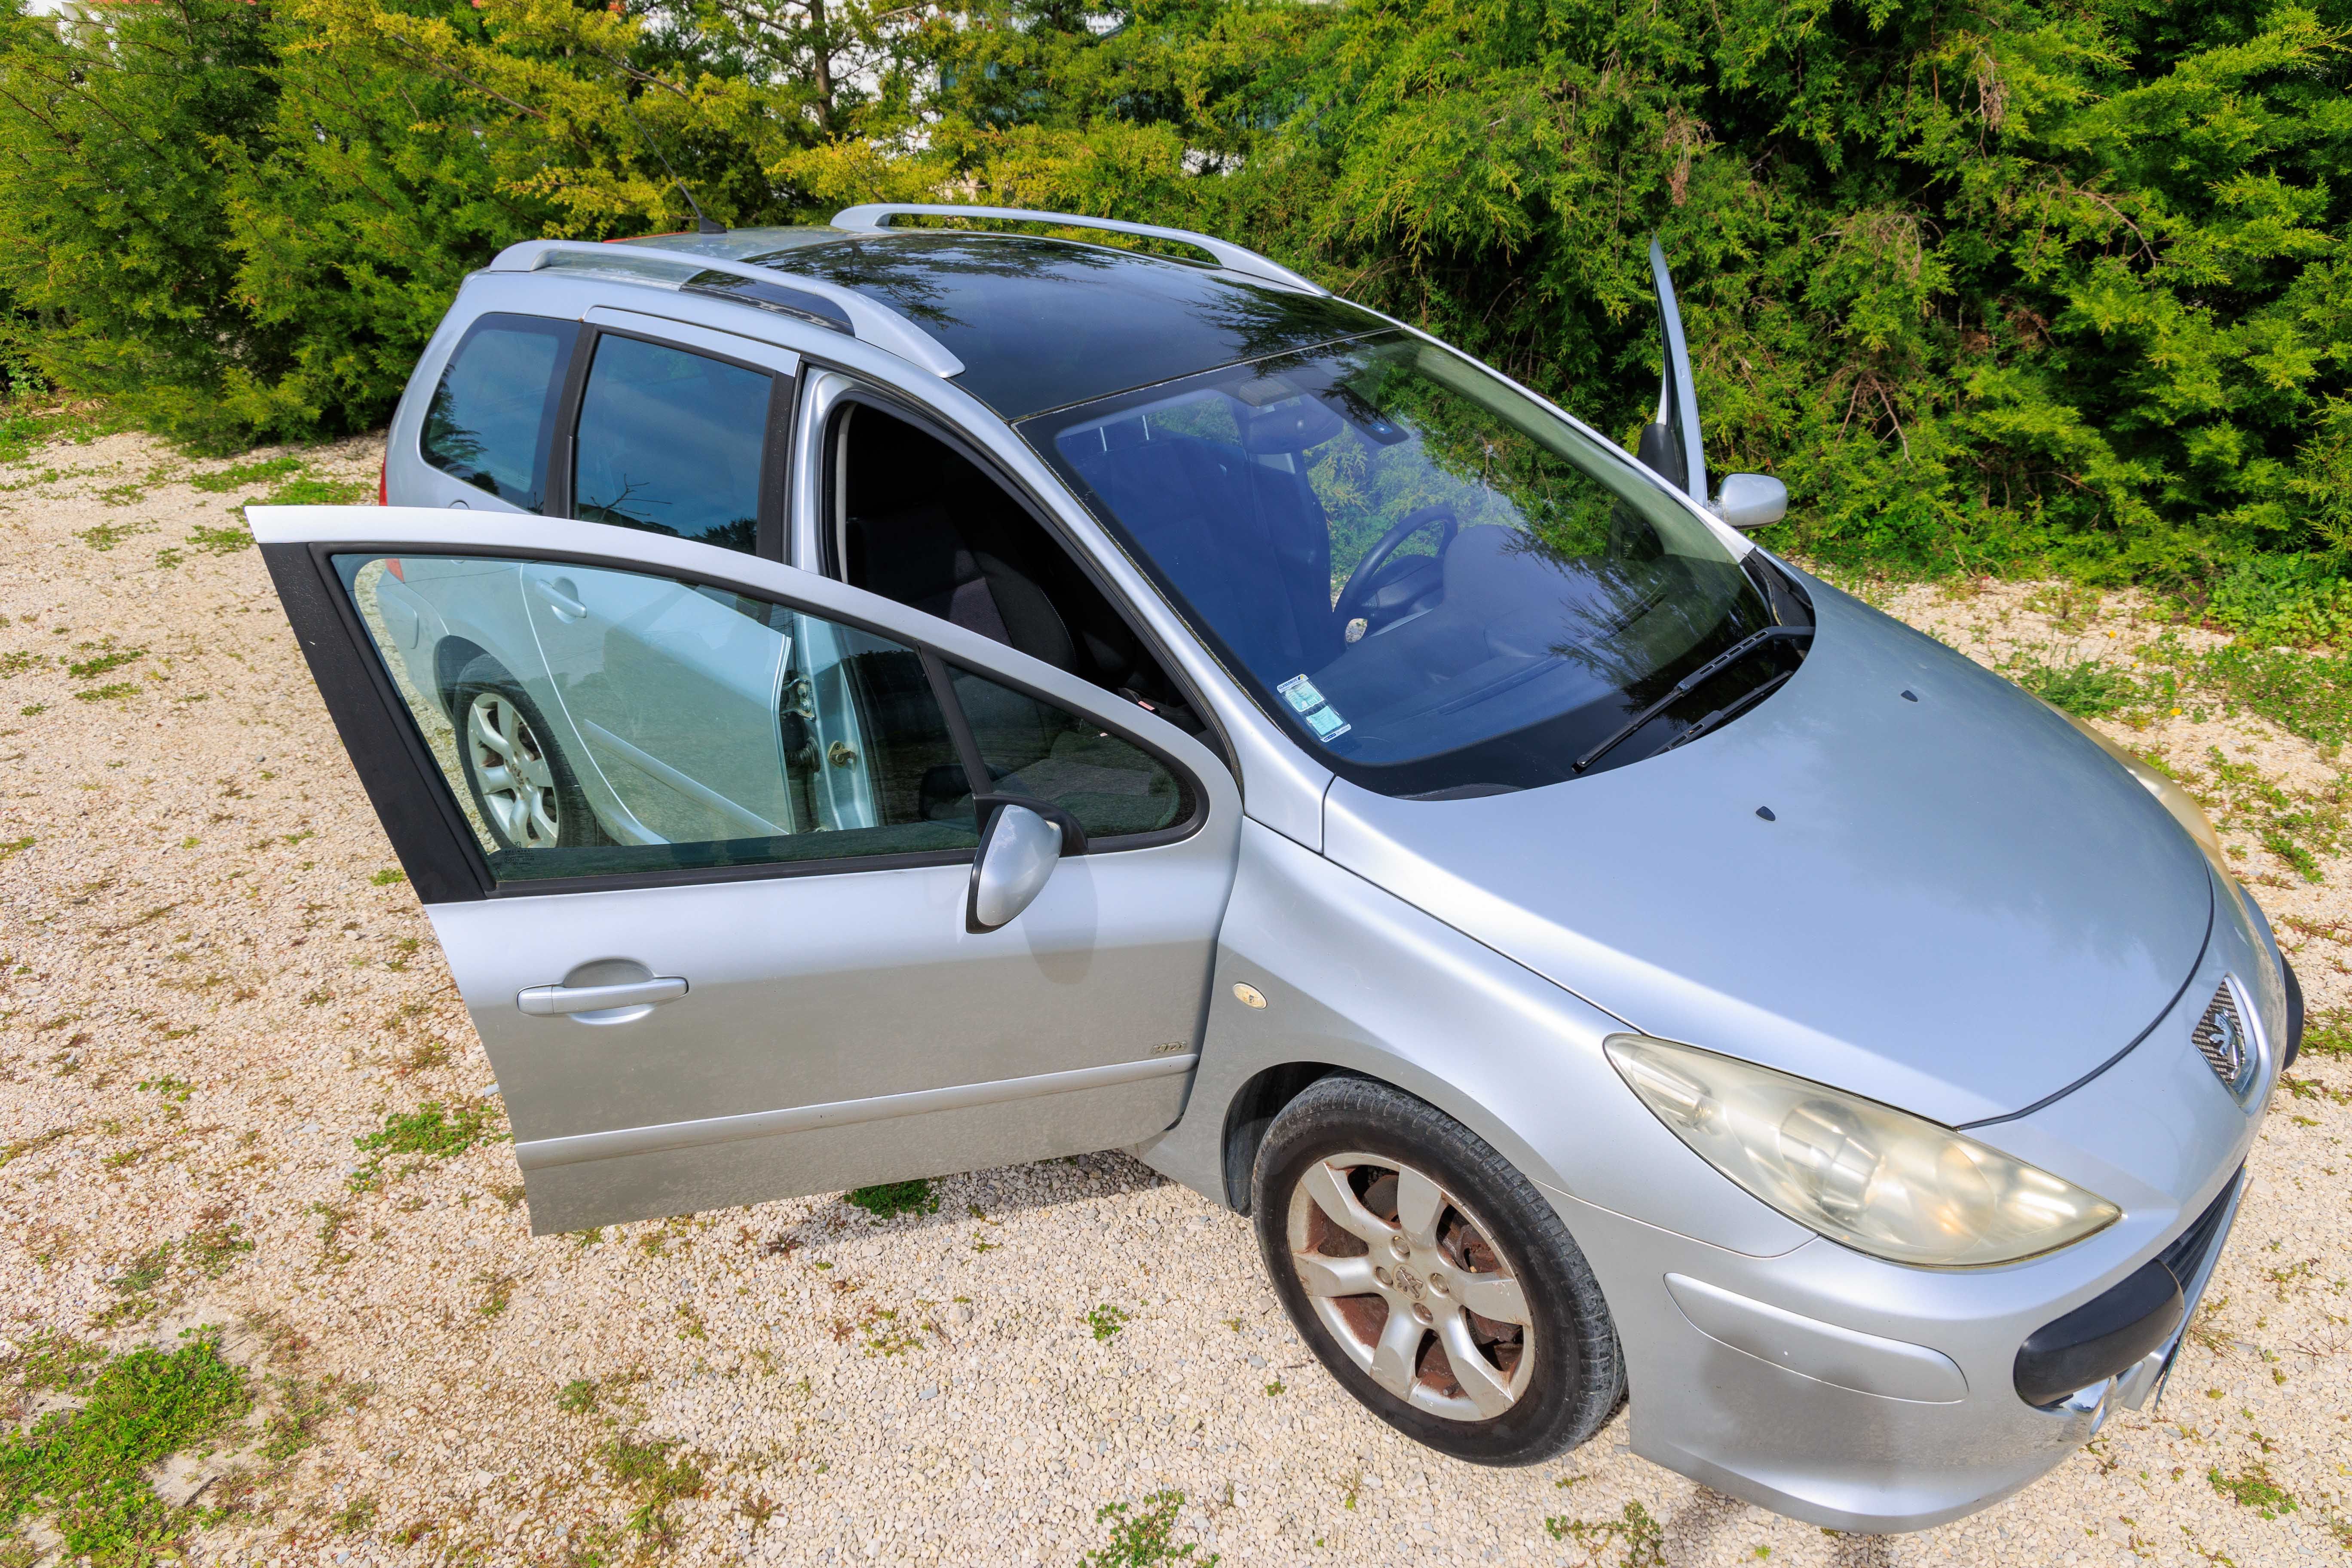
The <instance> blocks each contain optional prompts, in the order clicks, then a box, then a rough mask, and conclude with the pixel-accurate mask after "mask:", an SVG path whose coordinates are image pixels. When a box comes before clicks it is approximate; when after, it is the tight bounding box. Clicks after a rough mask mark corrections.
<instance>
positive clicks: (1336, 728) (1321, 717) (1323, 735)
mask: <svg viewBox="0 0 2352 1568" xmlns="http://www.w3.org/2000/svg"><path fill="white" fill-rule="evenodd" d="M1275 689H1276V691H1279V692H1281V693H1282V700H1284V701H1286V702H1287V703H1289V704H1290V706H1291V709H1292V710H1293V711H1294V712H1296V713H1297V715H1298V717H1299V718H1300V719H1302V720H1304V721H1306V724H1307V728H1308V729H1310V730H1312V731H1315V738H1316V739H1317V740H1318V741H1336V740H1338V739H1339V737H1340V736H1342V735H1344V734H1346V733H1347V732H1348V730H1349V724H1348V721H1346V720H1345V719H1342V718H1340V717H1339V710H1338V709H1336V708H1334V707H1332V706H1331V705H1330V704H1329V703H1328V702H1326V701H1325V700H1323V694H1322V693H1321V692H1320V691H1318V690H1316V689H1315V683H1314V682H1313V681H1312V680H1309V679H1307V677H1305V676H1303V675H1294V676H1292V677H1291V678H1290V679H1288V680H1286V681H1284V682H1283V683H1282V684H1281V685H1280V686H1277V687H1276V688H1275Z"/></svg>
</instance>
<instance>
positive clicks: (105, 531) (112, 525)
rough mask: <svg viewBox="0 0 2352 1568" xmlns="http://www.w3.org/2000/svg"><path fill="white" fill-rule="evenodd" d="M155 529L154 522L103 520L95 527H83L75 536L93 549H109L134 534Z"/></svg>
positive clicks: (150, 531)
mask: <svg viewBox="0 0 2352 1568" xmlns="http://www.w3.org/2000/svg"><path fill="white" fill-rule="evenodd" d="M153 531H155V525H154V524H153V523H152V522H101V523H100V524H98V525H97V526H96V527H94V528H85V529H83V530H82V531H79V533H77V534H75V535H74V537H75V538H76V539H79V540H80V541H81V542H83V543H84V544H87V545H89V547H90V548H91V549H92V550H98V551H107V550H111V549H113V548H114V547H115V546H116V545H118V544H120V543H121V542H123V541H124V540H126V539H129V538H131V536H132V535H134V534H141V533H152V532H153Z"/></svg>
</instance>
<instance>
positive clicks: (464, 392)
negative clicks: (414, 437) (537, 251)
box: [419, 315, 580, 511]
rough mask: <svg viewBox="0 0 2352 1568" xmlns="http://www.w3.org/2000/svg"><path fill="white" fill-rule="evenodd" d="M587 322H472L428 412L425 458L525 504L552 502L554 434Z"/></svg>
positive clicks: (539, 507)
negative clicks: (575, 347)
mask: <svg viewBox="0 0 2352 1568" xmlns="http://www.w3.org/2000/svg"><path fill="white" fill-rule="evenodd" d="M579 333H580V329H579V327H578V326H577V325H576V324H574V323H573V322H571V321H549V320H546V319H545V318H543V317H539V316H508V315H489V316H484V317H483V318H482V319H481V320H479V321H476V322H475V323H474V324H473V326H471V327H470V328H468V329H467V332H466V336H465V340H464V341H463V342H460V343H459V344H458V345H457V353H454V354H451V355H450V356H449V365H448V368H447V369H446V370H444V371H443V372H442V373H441V384H440V385H439V386H437V387H436V388H434V390H433V401H432V403H431V404H429V405H427V406H426V408H425V434H424V437H423V439H422V441H421V442H420V443H419V446H420V448H421V450H422V451H423V453H424V456H425V461H426V462H428V463H430V464H432V465H433V466H434V467H435V468H438V469H440V470H441V471H442V472H443V473H445V474H450V475H454V476H455V477H457V478H458V479H463V480H465V481H466V482H467V484H469V485H475V486H478V487H479V488H480V489H485V490H488V491H489V492H490V493H491V494H492V495H494V496H497V497H498V498H499V500H503V501H506V502H508V503H509V505H513V506H518V507H520V508H521V509H522V510H525V511H544V510H546V507H547V452H548V436H549V433H550V432H551V430H552V429H553V427H554V424H555V406H556V404H557V402H558V401H559V400H560V399H561V398H562V395H563V373H564V370H565V367H566V366H567V365H569V364H570V363H571V360H572V342H573V340H574V339H576V338H577V337H578V336H579Z"/></svg>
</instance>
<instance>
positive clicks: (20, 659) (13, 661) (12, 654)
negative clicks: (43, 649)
mask: <svg viewBox="0 0 2352 1568" xmlns="http://www.w3.org/2000/svg"><path fill="white" fill-rule="evenodd" d="M48 667H49V660H48V656H47V655H46V654H38V653H35V652H34V651H33V650H32V649H31V648H28V647H20V648H13V649H11V650H10V651H8V652H6V653H0V680H13V679H16V677H17V676H20V675H22V674H24V673H25V672H26V670H28V669H47V668H48Z"/></svg>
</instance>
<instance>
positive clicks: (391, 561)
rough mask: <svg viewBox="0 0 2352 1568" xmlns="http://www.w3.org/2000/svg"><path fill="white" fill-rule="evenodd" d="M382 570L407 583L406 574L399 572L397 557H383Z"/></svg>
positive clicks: (398, 559) (398, 558)
mask: <svg viewBox="0 0 2352 1568" xmlns="http://www.w3.org/2000/svg"><path fill="white" fill-rule="evenodd" d="M383 569H384V570H385V571H387V572H389V573H391V574H393V575H394V576H395V577H397V578H399V579H400V580H401V581H402V582H404V583H405V582H407V581H408V574H407V573H406V572H404V571H403V570H401V565H400V557H399V556H397V555H387V556H385V557H384V558H383Z"/></svg>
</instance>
